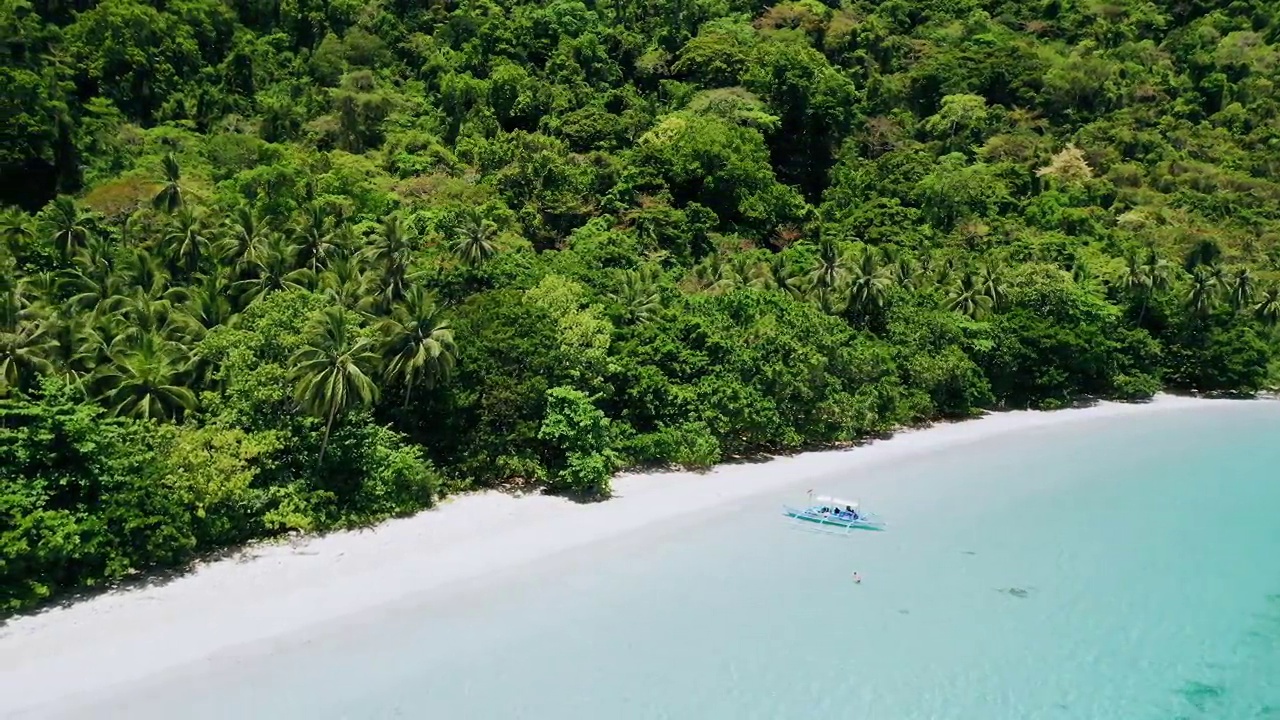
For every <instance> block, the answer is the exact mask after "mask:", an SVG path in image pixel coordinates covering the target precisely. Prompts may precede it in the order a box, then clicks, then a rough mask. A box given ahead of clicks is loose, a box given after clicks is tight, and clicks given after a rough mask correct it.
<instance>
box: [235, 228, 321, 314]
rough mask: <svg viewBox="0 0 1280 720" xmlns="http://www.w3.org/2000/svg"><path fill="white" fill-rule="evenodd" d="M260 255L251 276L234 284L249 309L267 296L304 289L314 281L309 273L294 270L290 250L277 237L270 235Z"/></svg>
mask: <svg viewBox="0 0 1280 720" xmlns="http://www.w3.org/2000/svg"><path fill="white" fill-rule="evenodd" d="M257 255H258V256H257V258H256V259H255V260H254V262H253V265H252V266H251V267H250V276H249V277H247V278H245V279H243V280H240V281H238V282H235V283H232V285H231V287H232V289H233V290H234V291H235V292H236V294H237V295H238V296H239V298H240V300H241V302H242V303H243V304H244V305H246V306H247V305H249V304H251V303H253V302H254V301H255V300H258V299H259V298H261V297H263V296H264V295H266V294H267V293H271V292H277V291H283V290H302V289H306V288H308V287H311V285H312V284H314V282H315V276H314V275H312V274H311V271H310V270H308V269H306V268H295V267H293V263H292V262H291V261H290V256H291V255H292V253H291V252H290V248H288V247H286V245H285V242H284V239H283V238H281V237H280V236H279V235H277V234H274V233H273V234H272V235H271V237H270V239H269V240H267V242H266V243H265V247H264V248H262V249H261V250H260V251H259V252H258V253H257Z"/></svg>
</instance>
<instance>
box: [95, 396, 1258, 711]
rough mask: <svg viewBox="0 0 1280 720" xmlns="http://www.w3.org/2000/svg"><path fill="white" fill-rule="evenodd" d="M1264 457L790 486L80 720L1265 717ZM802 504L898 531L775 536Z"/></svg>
mask: <svg viewBox="0 0 1280 720" xmlns="http://www.w3.org/2000/svg"><path fill="white" fill-rule="evenodd" d="M1277 440H1280V403H1273V402H1252V403H1239V404H1230V405H1213V406H1206V407H1205V408H1204V409H1203V410H1191V411H1170V412H1164V413H1154V414H1151V415H1144V416H1140V417H1137V418H1109V419H1101V420H1097V421H1091V422H1088V423H1079V424H1070V423H1068V424H1064V425H1061V426H1050V427H1045V428H1039V429H1028V430H1023V431H1018V432H1015V433H1010V434H1006V435H1001V436H996V437H991V438H988V439H984V440H981V441H978V442H974V443H972V444H968V445H963V446H958V447H952V448H947V449H944V450H940V451H937V452H935V453H932V454H924V455H921V456H919V457H917V458H914V459H912V460H910V461H900V462H894V463H893V464H892V465H883V466H879V467H876V468H873V469H872V470H870V471H869V470H867V469H863V470H860V471H859V476H858V477H847V476H831V477H824V478H816V479H812V480H806V479H802V480H799V481H798V482H799V483H800V484H798V485H797V486H796V488H795V493H794V494H793V495H791V496H775V495H770V496H760V497H756V498H752V499H750V500H747V501H743V502H736V503H729V504H726V505H725V506H724V507H721V508H719V509H718V510H717V511H715V512H713V513H708V514H704V515H702V516H699V517H693V518H683V519H680V520H676V521H671V522H668V523H665V524H662V525H658V526H653V527H651V528H647V529H645V530H643V531H640V532H636V533H631V534H628V535H626V536H623V537H621V538H619V539H617V540H615V541H612V542H608V543H603V544H599V545H595V546H592V547H587V548H582V549H579V550H575V551H572V552H567V553H564V554H561V555H559V556H555V557H552V558H548V559H546V560H544V561H541V562H539V563H536V564H534V565H531V566H529V567H527V568H525V569H523V570H522V571H520V572H519V573H514V574H504V575H502V576H498V577H491V578H485V579H483V580H480V581H476V582H473V583H469V584H466V585H462V586H458V587H455V588H453V589H451V590H450V591H448V592H444V593H434V594H432V595H430V596H429V597H424V598H418V599H412V598H410V599H407V600H406V601H405V602H404V603H401V604H400V605H399V606H397V607H394V608H388V609H386V610H385V611H384V612H381V613H378V614H376V615H373V616H369V615H366V616H364V617H360V618H351V619H349V620H348V621H344V622H341V623H335V624H332V625H330V626H328V627H325V628H318V629H317V630H316V631H314V632H312V633H309V634H308V636H307V637H304V638H298V637H294V638H283V639H281V640H279V641H277V642H274V643H270V644H264V645H260V646H256V647H254V648H246V649H242V650H238V651H235V652H228V653H225V654H223V655H221V656H219V657H216V658H213V659H211V660H210V661H208V662H206V663H202V664H201V665H200V666H198V667H190V668H186V669H184V670H182V671H178V672H174V673H170V674H168V675H165V676H163V677H160V678H156V679H154V680H152V681H149V682H148V683H144V684H141V685H138V686H135V687H131V688H128V693H127V694H116V695H115V696H113V697H107V698H100V699H98V700H96V701H95V702H94V703H93V705H92V708H91V709H87V710H86V711H85V712H84V713H83V715H81V716H84V717H90V716H91V717H96V718H102V717H121V718H124V717H128V718H171V717H184V718H228V717H235V718H395V717H411V718H448V719H449V720H463V719H469V718H476V719H484V720H502V719H505V718H532V719H542V718H547V719H549V720H550V719H554V720H576V719H578V718H582V719H588V718H590V719H593V720H594V719H598V718H611V719H616V720H631V719H635V720H640V719H646V720H648V719H658V718H680V719H685V718H698V719H699V720H721V719H723V720H730V719H731V718H732V719H733V720H741V719H745V718H809V717H842V718H867V719H873V720H875V719H881V718H883V719H885V720H924V719H926V718H928V719H937V720H942V719H955V720H970V719H972V720H1005V719H1008V720H1014V719H1018V720H1027V719H1036V718H1045V719H1057V718H1080V719H1081V720H1085V719H1088V720H1147V719H1150V720H1175V719H1183V718H1186V719H1188V720H1190V719H1193V718H1194V719H1199V718H1213V719H1214V720H1246V719H1254V718H1267V717H1276V718H1280V442H1277ZM855 452H856V451H855ZM809 487H814V488H817V489H820V490H822V491H826V492H831V493H834V494H840V495H852V496H855V497H860V498H861V499H862V500H863V502H864V504H865V505H866V506H867V507H868V508H871V509H874V510H876V511H878V512H879V513H880V514H882V515H883V516H884V517H885V518H886V519H887V520H889V522H890V523H891V526H890V528H889V530H888V531H886V532H880V533H877V532H867V531H862V532H854V533H851V534H849V535H848V536H832V535H829V534H825V533H819V532H814V531H812V530H806V529H804V528H801V527H798V526H796V525H794V524H792V523H789V522H787V521H786V519H785V518H783V517H782V516H781V514H780V512H779V511H780V504H781V503H782V502H784V501H797V500H801V499H803V493H804V491H805V490H806V489H808V488H809ZM854 570H857V571H858V572H859V573H860V574H861V575H862V577H863V582H862V584H861V585H855V584H854V583H853V582H852V580H851V573H852V572H853V571H854ZM72 716H75V715H72Z"/></svg>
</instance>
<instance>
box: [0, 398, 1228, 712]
mask: <svg viewBox="0 0 1280 720" xmlns="http://www.w3.org/2000/svg"><path fill="white" fill-rule="evenodd" d="M1234 402H1238V401H1232V400H1210V399H1200V398H1188V397H1180V396H1171V395H1160V396H1157V397H1156V398H1155V399H1153V400H1152V401H1150V402H1148V403H1143V404H1123V403H1114V402H1102V403H1099V404H1097V405H1093V406H1090V407H1085V408H1072V409H1063V410H1055V411H1028V410H1013V411H1004V412H995V413H988V414H986V415H983V416H981V417H978V418H975V419H971V420H965V421H960V422H953V423H940V424H935V425H932V426H929V427H924V428H919V429H908V430H903V431H900V432H897V433H895V434H894V435H893V436H892V437H890V438H888V439H883V440H872V441H869V442H867V443H865V444H862V445H855V446H853V447H850V448H843V449H836V450H822V451H810V452H803V453H799V454H796V455H789V456H782V457H774V458H772V459H769V460H767V461H764V462H739V463H734V464H727V465H719V466H716V467H715V468H713V469H712V470H710V471H706V472H688V471H657V472H646V473H628V474H624V475H620V476H618V477H617V478H615V480H614V497H613V499H611V500H608V501H604V502H600V503H593V504H585V505H584V504H578V503H574V502H572V501H570V500H567V499H564V498H559V497H551V496H546V495H539V494H532V495H526V496H524V497H520V498H517V497H513V496H511V495H507V494H504V493H501V492H498V491H485V492H479V493H472V494H466V495H462V496H457V497H454V498H452V499H448V500H446V501H445V502H443V503H442V504H441V505H440V506H438V507H437V508H435V509H432V510H428V511H425V512H422V513H419V514H418V515H415V516H413V517H409V518H403V519H397V520H391V521H388V522H385V523H382V524H380V525H378V526H376V527H373V528H368V529H363V530H353V531H344V532H337V533H331V534H329V535H324V536H318V537H303V538H298V539H295V540H292V541H289V542H284V543H281V542H269V543H260V544H256V545H251V546H249V547H247V548H244V549H242V550H240V551H237V552H234V553H232V554H231V555H229V556H226V557H223V558H221V559H217V560H213V561H208V562H202V563H198V564H197V565H196V566H195V567H194V568H193V569H192V570H190V571H189V572H187V573H185V574H182V575H179V576H177V577H175V578H172V579H166V580H164V581H157V582H155V583H151V584H149V585H147V584H142V585H140V586H134V587H128V588H123V589H118V590H111V591H107V592H104V593H102V594H100V595H96V596H93V597H90V598H88V599H85V600H82V601H78V602H74V603H71V604H67V605H63V606H54V607H51V608H49V609H46V610H43V611H41V612H39V613H36V614H29V615H19V616H17V617H15V618H12V619H11V620H9V621H8V622H7V623H6V624H5V625H3V626H0V715H3V716H9V715H10V714H13V713H17V712H21V711H26V712H35V711H38V710H45V711H48V710H50V709H53V708H56V707H61V706H64V705H66V706H74V705H76V704H79V702H82V701H84V700H85V699H87V697H86V696H90V695H94V694H99V693H104V692H109V691H114V690H119V689H123V688H125V687H127V686H129V685H132V684H133V683H136V682H139V681H145V680H147V679H149V678H153V677H154V676H156V675H158V674H160V673H163V672H165V671H169V670H174V669H178V668H181V667H183V666H187V665H189V664H191V663H196V662H200V661H202V660H207V659H210V658H213V657H214V656H217V655H219V654H222V653H225V652H230V651H233V650H235V649H237V648H243V647H246V646H249V645H253V644H256V643H260V642H262V641H268V640H274V639H281V640H285V639H287V637H288V636H291V635H294V634H296V633H298V632H300V631H303V630H306V629H308V628H315V627H318V626H321V625H325V624H328V623H332V622H333V621H339V622H341V621H342V619H344V618H351V617H355V616H358V615H359V614H361V613H366V612H370V611H376V610H378V609H380V608H387V607H391V606H395V605H400V604H403V603H406V602H407V601H410V600H417V599H420V598H421V597H422V596H424V595H426V594H427V593H431V592H433V591H434V592H438V591H439V590H441V589H442V588H447V587H449V586H452V585H455V584H459V583H462V582H465V581H470V580H474V579H477V578H481V577H482V576H486V575H491V574H497V573H501V572H502V571H504V570H509V569H513V568H518V567H521V566H524V565H527V564H530V563H533V562H536V561H538V560H540V559H543V558H547V557H550V556H553V555H556V554H559V553H561V552H564V551H567V550H572V549H574V548H578V547H581V546H584V545H588V544H591V543H595V542H599V541H603V540H607V539H610V538H614V537H617V536H621V535H624V534H626V533H629V532H634V531H636V530H640V529H642V528H645V527H646V526H650V525H655V524H658V523H661V522H664V521H668V520H673V519H677V518H680V517H682V516H686V515H689V514H693V513H697V512H700V511H704V510H706V509H708V508H711V507H713V506H715V505H717V504H721V503H725V502H730V501H733V500H736V499H742V498H747V497H752V496H757V495H761V494H766V493H770V492H779V491H788V492H792V491H793V488H795V487H803V484H804V483H805V482H808V481H811V480H813V479H815V478H820V477H823V476H828V475H830V474H832V473H836V472H848V471H852V470H857V469H863V468H866V467H868V466H873V465H877V464H880V463H886V462H893V461H895V460H902V459H906V458H911V457H916V456H920V455H926V454H931V453H933V452H936V451H941V450H946V449H949V448H952V447H956V446H959V445H965V444H968V443H972V442H978V441H983V440H989V439H993V438H998V437H1000V436H1002V435H1005V434H1008V433H1014V432H1018V431H1023V430H1031V429H1035V428H1043V427H1049V426H1055V427H1056V426H1062V425H1068V424H1074V423H1081V422H1087V421H1090V420H1100V419H1106V418H1115V417H1126V416H1138V415H1147V414H1151V413H1155V412H1163V411H1166V410H1168V411H1172V410H1179V409H1182V410H1186V409H1189V408H1195V407H1204V406H1205V405H1206V404H1214V405H1217V404H1223V403H1234ZM798 492H803V489H801V490H799V491H798Z"/></svg>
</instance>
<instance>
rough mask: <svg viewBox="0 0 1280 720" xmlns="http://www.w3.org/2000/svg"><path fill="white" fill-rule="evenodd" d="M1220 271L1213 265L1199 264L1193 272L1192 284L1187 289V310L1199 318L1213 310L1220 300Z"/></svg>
mask: <svg viewBox="0 0 1280 720" xmlns="http://www.w3.org/2000/svg"><path fill="white" fill-rule="evenodd" d="M1218 290H1219V279H1218V273H1216V272H1214V271H1213V269H1212V266H1209V265H1197V266H1195V269H1194V270H1193V271H1192V273H1191V286H1190V287H1189V288H1188V289H1187V310H1189V311H1190V312H1191V314H1192V315H1193V316H1195V317H1197V318H1203V317H1205V316H1206V315H1208V314H1209V313H1210V312H1212V311H1213V306H1214V304H1215V303H1216V302H1217V300H1218Z"/></svg>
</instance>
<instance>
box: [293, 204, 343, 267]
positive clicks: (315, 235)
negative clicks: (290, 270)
mask: <svg viewBox="0 0 1280 720" xmlns="http://www.w3.org/2000/svg"><path fill="white" fill-rule="evenodd" d="M294 232H295V234H296V237H297V241H298V244H297V255H296V257H295V258H294V264H295V265H297V266H298V267H305V268H307V269H308V270H310V271H311V272H313V273H319V272H320V271H321V270H323V269H325V268H326V267H328V266H329V263H330V262H332V261H333V260H334V259H336V258H337V257H338V256H339V255H340V254H341V253H342V252H343V250H344V248H343V247H342V243H341V240H340V233H338V232H335V231H334V229H333V223H332V222H331V220H330V216H329V213H328V211H327V210H326V209H325V208H324V206H322V205H320V204H319V203H313V204H311V205H310V206H308V207H307V210H306V212H305V213H304V214H303V217H302V220H301V221H300V222H298V223H297V224H296V225H295V226H294Z"/></svg>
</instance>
